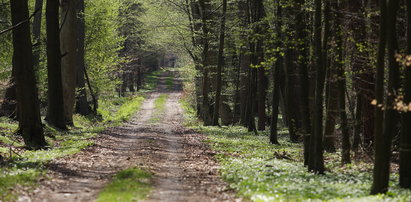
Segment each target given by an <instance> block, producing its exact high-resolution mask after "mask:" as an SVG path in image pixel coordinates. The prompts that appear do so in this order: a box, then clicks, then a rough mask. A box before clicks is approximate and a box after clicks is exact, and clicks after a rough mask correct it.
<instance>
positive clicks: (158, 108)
mask: <svg viewBox="0 0 411 202" xmlns="http://www.w3.org/2000/svg"><path fill="white" fill-rule="evenodd" d="M167 99H168V94H161V95H159V96H158V97H157V99H156V100H154V112H153V115H152V116H151V119H150V122H151V123H158V122H159V121H161V119H162V116H163V114H164V112H165V110H166V102H167Z"/></svg>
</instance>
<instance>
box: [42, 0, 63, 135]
mask: <svg viewBox="0 0 411 202" xmlns="http://www.w3.org/2000/svg"><path fill="white" fill-rule="evenodd" d="M46 20H47V23H46V25H47V80H48V108H47V116H46V121H47V122H48V123H49V124H50V125H53V126H55V127H57V128H59V129H64V130H65V129H67V127H66V120H65V116H64V115H65V114H64V101H63V86H62V78H61V53H60V26H59V2H58V1H55V0H47V4H46Z"/></svg>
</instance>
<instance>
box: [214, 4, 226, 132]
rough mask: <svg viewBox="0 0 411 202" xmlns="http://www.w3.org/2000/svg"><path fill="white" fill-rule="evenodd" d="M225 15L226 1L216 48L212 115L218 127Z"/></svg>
mask: <svg viewBox="0 0 411 202" xmlns="http://www.w3.org/2000/svg"><path fill="white" fill-rule="evenodd" d="M226 13H227V0H223V16H222V19H221V27H220V44H219V48H218V62H217V89H216V95H215V105H214V113H213V125H214V126H217V125H219V123H218V120H219V117H220V105H221V88H222V86H221V85H222V83H221V74H222V73H221V72H222V69H223V65H224V39H225V20H226Z"/></svg>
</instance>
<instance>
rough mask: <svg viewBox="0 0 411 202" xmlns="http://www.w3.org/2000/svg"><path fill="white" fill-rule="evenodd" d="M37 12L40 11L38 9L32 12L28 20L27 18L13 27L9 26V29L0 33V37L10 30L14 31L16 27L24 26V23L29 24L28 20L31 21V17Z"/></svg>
mask: <svg viewBox="0 0 411 202" xmlns="http://www.w3.org/2000/svg"><path fill="white" fill-rule="evenodd" d="M39 11H40V8H38V9H36V10H35V11H34V13H33V14H31V15H30V16H29V18H27V19H25V20H23V21H21V22H19V23H17V24H15V25H13V26H11V27H9V28H7V29H5V30H3V31H0V35H2V34H4V33H7V32H9V31H11V30H13V29H16V28H17V27H19V26H20V25H22V24H24V23H26V22H29V21H30V19H31V18H32V17H33V16H35V15H36V13H37V12H39Z"/></svg>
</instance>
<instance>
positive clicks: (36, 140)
mask: <svg viewBox="0 0 411 202" xmlns="http://www.w3.org/2000/svg"><path fill="white" fill-rule="evenodd" d="M10 7H11V18H12V19H11V21H12V24H13V25H16V24H18V23H20V22H22V21H24V20H26V19H28V18H29V11H28V2H27V1H20V0H10ZM12 36H13V58H14V59H13V66H14V70H15V80H16V97H17V105H18V109H19V111H18V113H19V131H20V132H21V134H22V136H23V139H24V143H25V144H26V146H27V147H28V148H30V149H39V148H43V147H44V146H46V140H45V138H44V134H43V126H42V123H41V118H40V105H39V100H38V92H37V85H36V78H35V73H34V69H33V61H32V60H33V52H32V44H31V39H30V25H29V23H28V22H26V23H23V24H21V25H20V26H18V27H16V28H15V29H13V30H12Z"/></svg>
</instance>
